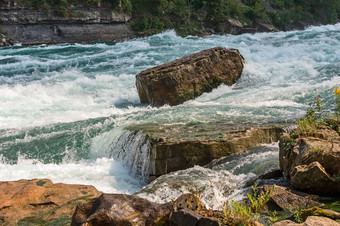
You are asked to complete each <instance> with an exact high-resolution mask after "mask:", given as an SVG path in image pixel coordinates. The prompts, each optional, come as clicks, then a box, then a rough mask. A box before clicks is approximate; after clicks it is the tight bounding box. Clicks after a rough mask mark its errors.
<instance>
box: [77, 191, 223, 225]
mask: <svg viewBox="0 0 340 226" xmlns="http://www.w3.org/2000/svg"><path fill="white" fill-rule="evenodd" d="M200 211H206V208H205V206H204V204H202V203H201V202H200V200H199V199H198V198H197V197H196V196H194V195H192V194H184V195H182V196H180V197H179V198H178V199H177V200H176V201H174V202H173V203H165V204H156V203H153V202H150V201H148V200H146V199H142V198H139V197H137V196H134V195H122V194H102V195H101V196H100V197H98V198H96V199H94V200H92V201H91V202H88V203H82V204H79V205H78V206H77V209H76V211H75V213H74V215H73V218H72V224H71V225H73V226H76V225H174V226H175V225H188V226H189V225H193V226H194V225H202V226H204V225H205V226H208V225H217V226H218V225H221V223H220V222H219V220H218V219H217V218H213V217H204V216H203V215H202V214H200Z"/></svg>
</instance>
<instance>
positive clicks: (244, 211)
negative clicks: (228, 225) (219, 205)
mask: <svg viewBox="0 0 340 226" xmlns="http://www.w3.org/2000/svg"><path fill="white" fill-rule="evenodd" d="M274 186H275V185H273V187H272V189H270V190H267V191H266V192H264V193H263V192H262V193H259V189H258V187H257V184H255V185H254V186H252V192H251V193H249V194H247V196H248V199H249V203H250V204H247V202H238V201H232V202H231V205H229V203H228V202H226V203H225V204H224V208H223V212H224V215H225V217H226V218H228V217H229V216H230V215H232V216H234V217H235V218H236V219H238V221H239V222H243V223H246V225H251V223H252V222H253V221H255V220H256V219H257V218H258V217H259V214H258V213H259V211H260V209H261V208H262V207H263V206H264V205H265V204H266V203H267V202H268V201H269V198H270V194H271V193H272V191H273V189H274ZM273 219H274V218H273ZM234 223H235V222H234Z"/></svg>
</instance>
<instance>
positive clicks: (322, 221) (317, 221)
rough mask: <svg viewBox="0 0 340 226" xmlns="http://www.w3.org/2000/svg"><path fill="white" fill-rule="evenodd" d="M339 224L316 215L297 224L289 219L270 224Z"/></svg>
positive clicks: (334, 225) (280, 225)
mask: <svg viewBox="0 0 340 226" xmlns="http://www.w3.org/2000/svg"><path fill="white" fill-rule="evenodd" d="M316 225H318V226H340V224H339V223H337V222H336V221H334V220H332V219H329V218H326V217H317V216H311V217H308V218H307V220H306V221H305V222H304V223H302V224H298V223H295V222H294V221H291V220H284V221H280V222H277V223H275V224H273V225H272V226H316Z"/></svg>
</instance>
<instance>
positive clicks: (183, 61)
mask: <svg viewBox="0 0 340 226" xmlns="http://www.w3.org/2000/svg"><path fill="white" fill-rule="evenodd" d="M243 63H244V58H243V57H242V55H241V54H240V53H239V51H238V50H236V49H225V48H221V47H217V48H213V49H208V50H204V51H201V52H199V53H195V54H192V55H189V56H186V57H183V58H180V59H178V60H175V61H172V62H170V63H167V64H163V65H160V66H158V67H154V68H151V69H148V70H145V71H142V72H140V73H139V74H138V75H136V86H137V90H138V94H139V97H140V100H141V102H142V103H146V104H151V105H152V106H155V107H159V106H162V105H166V104H168V105H170V106H173V105H178V104H181V103H183V102H185V101H187V100H190V99H193V98H195V97H198V96H200V95H201V94H203V93H204V92H210V91H212V90H213V89H214V88H217V87H218V86H219V85H221V84H226V85H232V84H234V83H235V82H236V81H237V80H238V79H239V78H240V76H241V74H242V70H243Z"/></svg>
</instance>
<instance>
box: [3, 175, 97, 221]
mask: <svg viewBox="0 0 340 226" xmlns="http://www.w3.org/2000/svg"><path fill="white" fill-rule="evenodd" d="M99 195H100V192H99V191H97V189H95V188H94V187H93V186H86V185H72V184H61V183H58V184H54V183H52V181H51V180H48V179H34V180H19V181H6V182H0V225H67V224H70V222H71V216H72V214H73V213H74V210H75V208H76V206H77V205H78V204H79V203H81V202H88V201H89V200H91V199H93V198H96V197H98V196H99Z"/></svg>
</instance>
